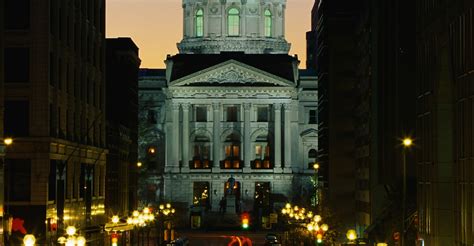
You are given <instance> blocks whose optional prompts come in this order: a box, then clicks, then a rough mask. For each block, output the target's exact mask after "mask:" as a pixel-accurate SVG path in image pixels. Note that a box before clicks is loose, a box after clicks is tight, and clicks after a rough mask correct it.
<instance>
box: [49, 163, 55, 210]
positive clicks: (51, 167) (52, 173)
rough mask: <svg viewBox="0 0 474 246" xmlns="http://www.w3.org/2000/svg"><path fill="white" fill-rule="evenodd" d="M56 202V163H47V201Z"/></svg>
mask: <svg viewBox="0 0 474 246" xmlns="http://www.w3.org/2000/svg"><path fill="white" fill-rule="evenodd" d="M54 200H56V161H55V160H50V161H49V176H48V201H54Z"/></svg>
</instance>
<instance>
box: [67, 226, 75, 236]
mask: <svg viewBox="0 0 474 246" xmlns="http://www.w3.org/2000/svg"><path fill="white" fill-rule="evenodd" d="M76 230H77V229H76V227H75V226H68V227H66V234H67V235H68V236H70V237H72V236H74V234H76Z"/></svg>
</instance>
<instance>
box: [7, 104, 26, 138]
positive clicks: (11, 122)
mask: <svg viewBox="0 0 474 246" xmlns="http://www.w3.org/2000/svg"><path fill="white" fill-rule="evenodd" d="M4 122H5V135H6V136H12V137H26V136H28V135H29V131H30V104H29V101H5V112H4Z"/></svg>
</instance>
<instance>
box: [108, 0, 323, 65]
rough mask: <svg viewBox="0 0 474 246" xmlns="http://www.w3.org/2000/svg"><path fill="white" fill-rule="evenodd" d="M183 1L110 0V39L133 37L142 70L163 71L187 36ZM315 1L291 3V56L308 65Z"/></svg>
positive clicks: (288, 29)
mask: <svg viewBox="0 0 474 246" xmlns="http://www.w3.org/2000/svg"><path fill="white" fill-rule="evenodd" d="M181 3H182V1H181V0H108V1H107V37H108V38H112V37H131V38H132V39H133V41H134V42H135V43H136V44H137V45H138V47H139V48H140V59H141V60H142V64H141V67H142V68H163V67H164V63H163V61H164V60H165V58H166V55H167V54H172V55H173V54H176V53H178V49H177V48H176V43H177V42H179V41H181V38H182V35H183V31H182V30H183V27H182V8H181ZM313 3H314V0H287V8H286V40H287V41H288V42H290V43H291V50H290V55H293V54H298V57H299V59H300V60H301V65H300V67H301V68H304V67H305V62H306V37H305V35H306V34H305V33H306V32H307V31H309V29H310V25H311V21H310V16H311V8H312V6H313Z"/></svg>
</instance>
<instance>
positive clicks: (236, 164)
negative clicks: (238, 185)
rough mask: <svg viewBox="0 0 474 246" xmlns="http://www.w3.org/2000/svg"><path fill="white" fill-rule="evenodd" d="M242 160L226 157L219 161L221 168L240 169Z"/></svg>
mask: <svg viewBox="0 0 474 246" xmlns="http://www.w3.org/2000/svg"><path fill="white" fill-rule="evenodd" d="M242 163H243V161H242V160H239V159H226V160H223V161H220V166H221V169H241V168H242Z"/></svg>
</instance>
